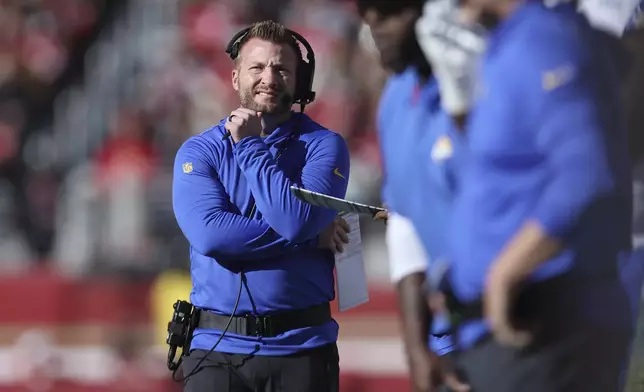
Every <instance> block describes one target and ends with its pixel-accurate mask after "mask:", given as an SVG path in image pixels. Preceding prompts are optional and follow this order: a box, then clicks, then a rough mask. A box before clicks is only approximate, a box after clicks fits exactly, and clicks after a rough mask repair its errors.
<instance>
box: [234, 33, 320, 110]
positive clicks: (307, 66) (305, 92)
mask: <svg viewBox="0 0 644 392" xmlns="http://www.w3.org/2000/svg"><path fill="white" fill-rule="evenodd" d="M250 29H251V28H250V27H247V28H245V29H243V30H241V31H240V32H238V33H237V34H235V35H234V36H233V38H232V39H231V40H230V42H229V43H228V45H227V46H226V53H228V55H229V56H230V58H231V59H233V60H235V59H236V58H237V56H239V49H240V44H241V42H242V41H243V39H244V37H245V36H246V34H248V32H249V31H250ZM286 31H287V32H288V33H289V34H290V35H291V37H293V44H294V45H296V46H297V45H298V42H299V43H300V44H302V46H304V49H305V50H306V60H304V57H300V59H299V61H298V67H297V81H296V83H295V94H294V95H293V103H297V104H300V105H302V106H305V105H308V104H310V103H311V102H313V101H314V100H315V91H313V77H314V76H315V53H314V52H313V48H312V47H311V44H309V42H308V41H307V40H306V39H305V38H304V37H302V36H301V35H300V34H298V33H296V32H295V31H293V30H289V29H287V30H286ZM299 52H301V50H300V51H298V53H299Z"/></svg>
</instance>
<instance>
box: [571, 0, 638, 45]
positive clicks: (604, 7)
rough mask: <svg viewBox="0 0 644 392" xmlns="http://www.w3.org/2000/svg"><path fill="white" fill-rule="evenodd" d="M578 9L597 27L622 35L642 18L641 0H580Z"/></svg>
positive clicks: (618, 35)
mask: <svg viewBox="0 0 644 392" xmlns="http://www.w3.org/2000/svg"><path fill="white" fill-rule="evenodd" d="M577 4H578V6H577V9H578V11H579V12H581V13H582V14H583V15H584V16H585V17H586V19H588V22H589V23H590V24H591V25H592V26H593V27H594V28H596V29H599V30H603V31H605V32H607V33H609V34H613V35H615V36H617V37H621V36H622V35H623V34H624V32H625V31H626V30H627V29H629V28H632V27H636V26H637V24H638V22H640V21H639V18H641V9H642V2H641V0H615V1H606V0H580V1H578V3H577Z"/></svg>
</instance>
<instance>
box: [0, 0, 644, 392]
mask: <svg viewBox="0 0 644 392" xmlns="http://www.w3.org/2000/svg"><path fill="white" fill-rule="evenodd" d="M263 19H273V20H278V21H281V22H283V23H285V24H286V25H287V26H289V27H290V28H293V29H295V30H297V31H298V32H300V33H301V34H303V35H304V36H305V37H306V38H307V39H308V40H309V41H310V42H311V44H312V45H313V47H314V49H315V52H316V58H317V69H316V77H315V90H316V91H317V92H318V98H317V100H316V102H315V103H314V104H312V105H310V107H308V109H307V112H308V113H309V114H311V115H312V116H313V117H314V118H316V119H317V120H318V121H320V122H321V123H323V124H325V125H327V126H328V127H330V128H332V129H334V130H337V131H338V132H339V133H341V134H342V135H343V136H344V137H345V138H346V139H347V141H348V142H349V145H350V148H351V153H352V172H351V183H350V189H349V195H348V197H349V198H351V199H355V200H359V201H363V202H369V203H378V194H379V186H380V169H379V157H378V151H377V144H376V138H375V132H374V125H373V122H374V117H375V110H376V105H377V101H378V97H379V92H380V89H381V87H382V84H383V82H384V78H385V75H384V73H383V71H382V70H381V69H379V68H378V66H377V59H376V58H375V57H374V53H373V51H372V50H371V48H370V47H369V41H368V39H366V36H365V31H364V30H363V29H362V28H361V24H360V23H359V21H358V20H357V19H356V16H355V12H354V10H353V4H352V1H351V0H217V1H205V0H183V1H172V0H129V1H126V0H15V1H10V0H1V1H0V288H1V289H2V294H3V295H2V296H0V310H1V311H0V391H2V392H4V391H34V392H36V391H37V392H45V391H51V392H54V391H55V392H59V391H61V392H62V391H65V392H73V391H84V392H93V391H102V392H116V391H121V392H127V391H132V392H135V391H140V392H143V391H179V390H180V386H179V385H178V384H175V383H173V382H172V381H171V380H170V373H169V372H168V371H167V370H166V368H165V356H166V351H167V350H166V346H165V343H164V340H165V328H166V326H167V321H168V319H169V317H170V315H171V304H172V303H173V302H174V301H175V300H176V299H177V298H187V296H188V293H189V285H190V282H189V277H188V276H187V274H186V271H187V268H188V259H187V256H188V245H187V243H186V241H185V239H184V238H183V236H182V234H181V232H180V231H179V229H178V227H177V225H176V224H175V221H174V217H173V214H172V208H171V203H170V197H171V194H170V184H171V180H172V179H171V169H170V168H171V165H172V161H173V158H174V153H175V151H176V150H177V148H178V147H179V145H180V144H181V143H182V142H183V141H184V140H185V139H187V138H188V137H189V136H191V135H193V134H196V133H198V132H200V131H201V130H203V129H205V128H207V127H208V126H209V125H211V124H213V123H215V122H217V121H219V120H220V119H221V118H223V117H224V116H226V115H227V114H228V113H229V112H230V110H231V109H233V108H234V107H236V106H237V97H236V95H235V94H234V91H233V90H232V89H231V88H230V83H229V72H230V67H231V62H230V60H229V58H228V57H227V55H226V54H225V53H224V47H225V45H226V43H227V42H228V40H229V39H230V37H232V35H233V34H234V33H235V32H236V31H238V30H239V29H240V28H242V27H243V26H246V25H248V24H249V23H252V22H254V21H257V20H263ZM643 197H644V196H643ZM383 232H384V227H383V226H382V225H381V224H375V223H373V222H371V221H369V220H366V221H364V222H363V236H364V243H365V258H366V261H367V267H368V274H369V278H370V281H371V286H372V287H371V296H372V299H371V302H370V303H368V304H367V305H364V306H362V307H360V308H358V309H355V310H352V311H349V312H346V313H343V314H340V315H336V316H337V318H338V320H339V321H340V324H341V342H340V350H341V358H342V359H341V368H342V372H343V381H342V391H343V392H362V391H373V392H380V391H383V392H384V391H392V390H394V389H398V390H400V391H403V390H407V389H408V384H407V381H406V379H405V371H406V369H405V364H404V359H403V356H402V346H401V344H400V340H399V339H398V337H397V334H398V325H397V321H396V313H395V308H394V297H393V295H392V292H391V287H390V286H389V284H388V271H387V260H386V255H385V252H384V248H383V247H384V245H383ZM641 324H642V325H644V322H643V323H641ZM643 345H644V344H639V345H638V348H637V349H636V360H635V361H634V364H633V368H634V370H635V371H633V372H631V378H632V383H631V384H632V387H631V389H630V391H644V381H641V383H640V384H637V379H638V378H639V379H640V380H644V374H643V373H644V370H642V369H644V360H643V358H644V348H642V346H643Z"/></svg>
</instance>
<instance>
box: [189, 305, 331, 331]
mask: <svg viewBox="0 0 644 392" xmlns="http://www.w3.org/2000/svg"><path fill="white" fill-rule="evenodd" d="M230 319H231V316H229V315H228V316H226V315H221V314H217V313H213V312H211V311H208V310H204V309H200V310H199V322H198V324H197V327H198V328H204V329H218V330H220V331H223V330H224V329H226V325H228V322H229V321H230V327H228V332H231V333H234V334H237V335H244V336H263V337H269V338H270V337H275V336H277V335H279V334H282V333H284V332H287V331H291V330H293V329H298V328H306V327H315V326H319V325H323V324H325V323H327V322H329V321H331V320H332V318H331V306H330V305H329V303H328V302H326V303H324V304H320V305H315V306H311V307H310V308H306V309H300V310H293V311H290V312H283V313H275V314H271V315H261V316H255V315H252V314H246V315H243V316H233V317H232V321H231V320H230Z"/></svg>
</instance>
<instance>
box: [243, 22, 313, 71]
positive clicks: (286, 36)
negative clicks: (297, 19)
mask: <svg viewBox="0 0 644 392" xmlns="http://www.w3.org/2000/svg"><path fill="white" fill-rule="evenodd" d="M252 38H259V39H261V40H264V41H268V42H272V43H274V44H282V45H289V46H290V47H291V48H293V50H294V51H295V55H296V56H297V58H298V60H299V59H301V58H302V50H301V49H300V46H299V45H298V43H297V41H296V40H295V38H293V36H292V35H291V34H290V33H289V32H288V29H287V28H286V27H284V25H283V24H281V23H277V22H274V21H272V20H265V21H262V22H257V23H255V24H253V25H252V26H251V27H250V30H249V31H248V33H247V34H246V35H245V36H244V37H243V38H242V39H241V40H240V41H239V52H238V54H237V58H236V59H235V62H236V63H237V64H239V61H240V59H241V56H240V54H241V49H242V48H243V47H244V45H245V44H246V42H248V41H249V40H250V39H252Z"/></svg>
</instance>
